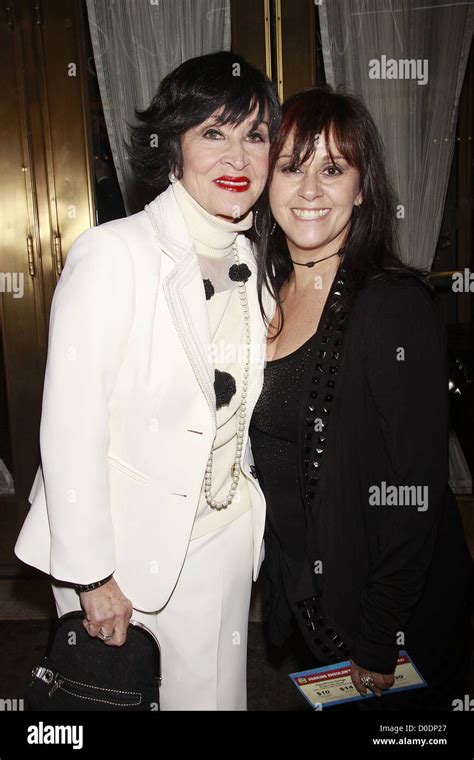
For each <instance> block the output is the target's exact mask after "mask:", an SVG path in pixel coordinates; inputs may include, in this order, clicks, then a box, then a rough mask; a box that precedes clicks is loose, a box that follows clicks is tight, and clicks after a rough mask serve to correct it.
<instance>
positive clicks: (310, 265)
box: [291, 248, 344, 267]
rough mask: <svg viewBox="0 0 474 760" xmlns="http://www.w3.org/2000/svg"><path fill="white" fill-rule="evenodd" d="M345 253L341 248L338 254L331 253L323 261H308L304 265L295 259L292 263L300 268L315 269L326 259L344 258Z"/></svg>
mask: <svg viewBox="0 0 474 760" xmlns="http://www.w3.org/2000/svg"><path fill="white" fill-rule="evenodd" d="M343 252H344V249H343V248H340V249H339V250H338V251H336V253H331V254H329V256H325V257H324V258H323V259H318V260H317V261H306V262H304V263H303V262H301V261H294V260H293V259H291V261H292V262H293V264H298V266H300V267H314V265H315V264H319V263H320V262H321V261H326V259H332V257H333V256H342V254H343Z"/></svg>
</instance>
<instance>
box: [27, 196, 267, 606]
mask: <svg viewBox="0 0 474 760" xmlns="http://www.w3.org/2000/svg"><path fill="white" fill-rule="evenodd" d="M237 241H238V247H239V256H240V260H241V262H242V263H244V262H245V263H246V264H247V266H248V267H249V268H250V269H251V271H252V276H251V277H250V279H249V280H248V282H247V294H248V303H249V314H250V328H251V341H252V346H251V349H252V357H253V359H254V360H253V361H251V365H250V370H249V385H248V397H247V398H248V400H247V410H248V414H247V419H246V427H245V431H244V432H245V437H244V441H243V452H244V456H243V458H242V465H241V477H244V478H246V479H247V480H248V482H249V490H250V495H251V503H252V520H253V536H254V548H253V556H254V565H253V577H254V580H256V579H257V576H258V573H259V570H260V565H261V563H262V560H263V556H264V547H263V531H264V523H265V500H264V496H263V493H262V491H261V489H260V486H259V484H258V481H257V479H256V477H255V469H254V467H252V465H253V457H252V452H251V447H250V441H249V438H248V428H249V422H250V418H251V415H252V411H253V408H254V406H255V402H256V401H257V398H258V396H259V394H260V391H261V388H262V383H263V369H264V363H263V361H262V360H261V359H262V357H264V356H265V353H264V352H265V326H264V322H263V319H262V317H261V314H260V308H259V304H258V298H257V291H256V280H257V271H256V262H255V259H254V255H253V251H252V246H251V244H250V242H249V241H248V240H247V239H246V238H245V237H244V236H243V235H239V236H238V238H237ZM268 301H269V304H270V299H269V297H268ZM271 306H272V304H270V308H269V310H270V311H271ZM273 306H274V304H273ZM215 408H216V399H215V392H214V365H213V353H212V344H211V337H210V333H209V323H208V316H207V305H206V298H205V292H204V287H203V282H202V277H201V272H200V268H199V263H198V258H197V256H196V252H195V249H194V244H193V242H192V240H191V237H190V235H189V233H188V230H187V229H186V226H185V223H184V219H183V216H182V214H181V211H180V209H179V206H178V204H177V202H176V200H175V198H174V194H173V191H172V188H171V187H169V188H168V189H167V190H166V191H165V192H164V193H162V194H161V195H159V196H158V197H157V198H155V200H154V201H152V203H150V204H149V206H148V207H147V208H146V209H145V210H144V211H141V212H139V213H138V214H134V215H133V216H130V217H126V218H124V219H119V220H116V221H112V222H107V223H106V224H102V225H100V226H99V227H94V228H92V229H89V230H87V231H86V232H84V233H83V234H82V235H80V236H79V238H78V239H77V240H76V241H75V243H74V245H73V246H72V247H71V249H70V251H69V254H68V256H67V260H66V264H65V266H64V270H63V272H62V274H61V278H60V280H59V282H58V284H57V286H56V290H55V293H54V297H53V302H52V306H51V317H50V325H49V345H48V358H47V364H46V373H45V382H44V392H43V406H42V417H41V427H40V449H41V466H40V467H39V468H38V471H37V473H36V477H35V480H34V483H33V486H32V489H31V492H30V495H29V501H30V502H31V508H30V511H29V513H28V515H27V517H26V520H25V522H24V524H23V527H22V530H21V533H20V535H19V538H18V540H17V543H16V546H15V554H16V555H17V557H19V558H20V559H21V560H23V561H24V562H26V563H27V564H29V565H32V566H34V567H36V568H39V569H40V570H42V571H44V572H45V573H48V574H51V575H52V576H53V578H55V579H57V580H62V581H68V582H71V583H80V584H87V583H91V582H93V581H97V580H101V579H102V578H105V577H107V576H108V575H109V574H110V573H112V572H113V573H114V577H115V579H116V581H117V583H118V585H119V586H120V588H121V589H122V591H123V593H124V594H125V595H126V596H127V597H128V598H129V599H130V600H131V602H132V604H133V606H134V607H135V608H137V609H140V610H143V611H146V612H151V611H155V610H158V609H160V608H161V607H162V606H163V605H164V604H165V603H166V602H167V600H168V599H169V597H170V595H171V593H172V591H173V588H174V586H175V584H176V581H177V579H178V576H179V573H180V570H181V567H182V565H183V562H184V559H185V555H186V550H187V547H188V543H189V539H190V534H191V529H192V526H193V521H194V517H195V513H196V509H197V505H198V500H199V494H200V491H201V484H202V481H203V476H204V471H205V468H206V463H207V459H208V456H209V453H210V451H211V448H212V445H213V441H214V436H215V433H216V414H215Z"/></svg>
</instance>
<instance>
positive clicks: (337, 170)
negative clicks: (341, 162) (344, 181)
mask: <svg viewBox="0 0 474 760" xmlns="http://www.w3.org/2000/svg"><path fill="white" fill-rule="evenodd" d="M323 171H324V172H330V173H329V174H328V176H329V177H338V176H339V175H340V174H342V169H341V167H340V166H336V164H328V166H326V168H325V169H324V170H323Z"/></svg>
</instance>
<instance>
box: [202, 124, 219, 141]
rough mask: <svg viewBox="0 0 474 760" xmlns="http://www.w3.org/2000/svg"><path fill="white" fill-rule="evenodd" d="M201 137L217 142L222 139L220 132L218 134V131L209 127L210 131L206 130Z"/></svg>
mask: <svg viewBox="0 0 474 760" xmlns="http://www.w3.org/2000/svg"><path fill="white" fill-rule="evenodd" d="M203 137H206V138H207V139H208V140H218V139H219V138H220V137H222V132H219V130H218V129H214V128H213V127H211V128H210V129H206V131H205V132H204V135H203Z"/></svg>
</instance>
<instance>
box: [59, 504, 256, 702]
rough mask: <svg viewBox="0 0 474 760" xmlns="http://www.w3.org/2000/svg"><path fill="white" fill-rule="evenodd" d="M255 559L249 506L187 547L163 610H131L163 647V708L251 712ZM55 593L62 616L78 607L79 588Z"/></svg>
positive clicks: (134, 616)
mask: <svg viewBox="0 0 474 760" xmlns="http://www.w3.org/2000/svg"><path fill="white" fill-rule="evenodd" d="M252 558H253V532H252V515H251V510H250V509H249V510H248V511H247V512H245V513H244V514H243V515H241V516H240V517H237V518H236V519H235V520H233V521H232V522H230V523H227V524H226V525H224V526H223V527H222V528H219V529H218V530H216V531H214V532H213V533H210V534H208V535H206V536H201V538H197V539H194V540H193V541H191V542H190V543H189V547H188V552H187V555H186V559H185V562H184V565H183V568H182V571H181V574H180V576H179V578H178V582H177V584H176V586H175V589H174V591H173V594H172V595H171V597H170V599H169V600H168V602H167V603H166V605H165V606H164V607H163V608H162V609H161V610H159V611H158V612H141V611H140V610H135V609H134V610H133V614H132V617H133V618H134V619H135V620H138V621H139V622H141V623H143V624H144V625H146V626H147V627H148V628H150V629H151V630H152V631H153V633H154V634H155V635H156V637H157V638H158V640H159V642H160V646H161V659H162V678H163V680H162V685H161V690H160V708H161V709H162V710H246V709H247V634H248V616H249V606H250V593H251V589H252V562H253V559H252ZM52 589H53V593H54V598H55V602H56V609H57V612H58V616H61V615H64V614H65V613H66V612H71V611H72V610H77V609H81V606H80V601H79V596H78V594H77V593H76V591H75V590H74V588H72V587H71V586H61V585H57V584H54V583H53V584H52ZM131 601H132V603H133V600H131Z"/></svg>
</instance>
